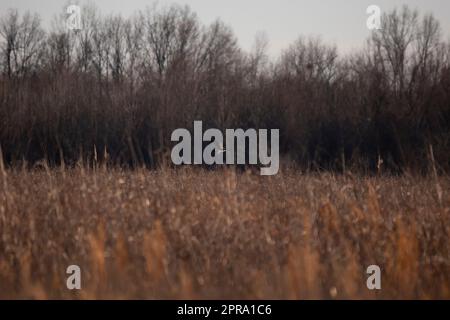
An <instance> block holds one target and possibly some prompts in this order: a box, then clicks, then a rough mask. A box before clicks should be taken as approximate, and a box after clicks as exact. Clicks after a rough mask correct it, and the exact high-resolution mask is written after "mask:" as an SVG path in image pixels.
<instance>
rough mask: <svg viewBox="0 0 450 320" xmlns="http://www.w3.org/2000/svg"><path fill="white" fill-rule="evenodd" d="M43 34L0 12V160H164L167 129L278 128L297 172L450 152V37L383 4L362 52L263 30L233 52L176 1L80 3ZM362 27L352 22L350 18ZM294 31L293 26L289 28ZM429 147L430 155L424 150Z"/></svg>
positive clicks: (406, 162) (215, 30) (388, 163)
mask: <svg viewBox="0 0 450 320" xmlns="http://www.w3.org/2000/svg"><path fill="white" fill-rule="evenodd" d="M64 21H65V17H64V16H63V15H61V17H60V18H58V19H55V21H54V23H53V26H52V28H51V30H50V31H45V30H44V29H43V27H42V26H41V22H40V19H39V17H38V16H35V15H32V14H29V13H25V14H21V13H18V12H17V11H15V10H11V11H9V12H7V13H5V14H4V15H3V16H2V17H1V21H0V50H1V51H0V54H1V57H0V58H1V59H0V67H1V75H0V145H1V148H2V153H3V158H4V159H5V162H6V163H7V164H17V163H28V164H34V163H36V162H38V161H40V160H46V161H48V163H50V164H53V165H59V164H61V163H64V164H66V165H70V164H75V163H76V162H78V161H83V162H85V163H91V164H92V163H94V162H96V161H97V162H98V163H100V162H106V160H107V162H108V163H111V164H122V165H131V166H133V165H146V166H148V167H154V166H157V165H159V164H161V163H162V162H165V161H167V159H169V157H170V148H171V147H172V145H173V143H171V141H170V135H171V133H172V131H173V130H174V129H176V128H182V127H183V128H192V124H193V121H194V120H202V121H203V124H204V126H208V127H215V128H220V129H225V128H244V129H245V128H267V129H271V128H278V129H280V151H281V154H282V158H284V159H285V160H286V161H290V162H292V163H296V164H297V165H299V166H301V167H303V168H310V169H331V170H337V171H341V170H343V169H344V170H345V168H362V169H364V170H367V171H376V170H383V169H384V170H388V171H392V172H401V171H403V170H405V169H408V170H418V171H420V172H426V171H427V170H428V168H429V167H430V163H431V160H430V159H431V158H434V160H435V161H434V163H435V164H436V166H437V167H438V168H440V169H442V170H447V169H448V168H449V159H450V152H449V151H450V44H449V43H448V42H447V43H446V42H444V41H443V39H442V38H443V37H442V35H441V29H440V25H439V22H438V21H437V20H436V19H435V18H433V16H431V15H425V16H420V15H419V14H418V13H417V12H415V11H413V10H411V9H409V8H407V7H404V8H401V9H398V10H396V11H393V12H390V13H387V14H385V15H384V16H383V19H382V29H381V30H379V31H374V32H373V34H372V36H371V38H370V39H368V40H367V44H366V45H365V47H364V49H362V50H361V51H360V52H357V53H354V54H352V55H347V56H343V57H340V56H338V52H337V49H336V48H335V47H334V46H329V45H327V44H324V43H323V42H322V41H321V40H320V39H318V38H305V37H300V38H299V39H298V40H297V41H296V42H295V43H293V44H292V45H291V46H290V47H289V48H288V49H287V50H285V51H284V52H283V53H282V55H281V56H280V57H279V58H278V59H277V60H276V61H271V60H270V59H269V58H268V57H267V54H266V46H267V43H266V41H265V39H264V37H257V39H256V41H255V45H254V49H253V50H252V51H251V52H244V51H243V50H241V49H240V48H239V47H238V44H237V41H236V37H235V36H234V34H233V32H232V31H231V29H230V28H229V27H228V26H226V25H225V24H223V23H222V22H220V21H216V22H214V23H212V24H211V25H209V26H205V25H202V24H201V23H200V22H199V21H198V19H197V17H196V15H195V13H193V12H192V11H191V10H190V9H189V8H187V7H179V6H175V5H174V6H170V7H165V8H159V7H156V6H154V7H152V8H148V9H147V10H144V11H141V12H138V13H136V14H135V15H134V16H133V17H130V18H123V17H120V16H108V17H103V16H101V15H100V14H99V13H98V11H97V10H96V9H95V8H94V7H92V6H87V7H84V8H83V10H82V30H80V31H77V32H75V31H67V30H66V28H65V24H64ZM362 27H363V26H362ZM299 32H301V30H299ZM431 150H433V152H431Z"/></svg>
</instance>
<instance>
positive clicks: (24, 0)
mask: <svg viewBox="0 0 450 320" xmlns="http://www.w3.org/2000/svg"><path fill="white" fill-rule="evenodd" d="M88 1H89V2H93V3H95V4H96V5H97V6H98V7H99V8H100V10H101V12H102V13H104V14H108V13H121V14H122V15H123V16H129V15H131V14H133V13H134V12H135V11H137V10H139V9H145V7H146V6H150V5H152V3H153V0H73V1H72V2H73V3H79V4H80V3H81V4H83V3H87V2H88ZM67 3H68V2H67V0H38V1H36V0H0V14H1V13H4V12H5V11H6V10H7V9H8V8H17V9H19V10H20V11H21V12H23V11H25V10H30V11H31V12H37V13H39V14H40V15H41V17H42V18H43V20H44V22H45V24H46V25H49V24H50V21H51V19H52V17H53V16H54V15H55V14H56V13H60V12H61V11H62V9H63V7H64V6H65V5H66V4H67ZM158 3H159V4H160V5H166V4H171V3H179V4H187V5H189V6H190V7H191V9H192V10H193V11H194V12H196V13H197V15H198V17H199V19H200V21H201V22H203V23H205V24H208V23H210V22H212V21H213V20H215V19H216V18H220V19H221V20H222V21H224V22H225V23H227V24H228V25H230V26H231V27H232V29H233V30H234V32H235V34H236V36H237V38H238V40H239V44H240V45H241V47H243V48H244V49H247V50H248V49H250V48H251V47H252V44H253V42H254V38H255V35H256V34H257V33H258V32H260V31H265V32H266V34H267V36H268V39H269V45H270V46H269V52H270V54H271V55H272V56H276V55H278V54H279V53H280V51H281V50H282V49H284V48H286V47H287V46H289V44H291V43H292V42H293V41H294V40H295V39H296V38H297V37H298V36H299V35H300V34H303V35H320V36H321V37H322V38H323V39H324V40H325V41H327V42H329V43H335V44H336V45H337V46H338V48H339V49H340V50H341V51H343V52H348V51H350V50H351V49H353V48H360V47H361V46H362V45H363V43H364V40H365V39H366V38H367V36H368V35H369V32H370V31H369V30H368V29H367V28H366V20H367V17H368V15H367V14H366V8H367V7H368V6H369V5H371V4H375V5H378V6H379V7H380V8H381V9H382V11H389V10H391V9H392V8H394V7H400V6H402V5H403V4H407V5H409V6H410V7H411V8H416V9H418V10H419V11H420V12H421V13H428V12H431V13H433V14H434V15H435V17H436V18H437V19H438V20H439V21H440V22H441V26H442V31H443V34H444V36H445V37H446V38H447V37H449V36H450V1H449V0H159V1H158Z"/></svg>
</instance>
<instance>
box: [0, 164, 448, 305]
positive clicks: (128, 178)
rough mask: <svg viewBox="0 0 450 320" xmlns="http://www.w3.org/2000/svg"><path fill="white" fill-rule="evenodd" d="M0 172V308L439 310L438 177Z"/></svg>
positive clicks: (443, 289)
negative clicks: (252, 305) (75, 270)
mask: <svg viewBox="0 0 450 320" xmlns="http://www.w3.org/2000/svg"><path fill="white" fill-rule="evenodd" d="M1 173H2V174H1V175H0V177H1V178H0V179H1V180H2V181H1V183H0V237H1V238H0V298H4V299H5V298H6V299H10V298H35V299H51V298H63V299H72V298H73V299H94V298H98V299H106V298H112V299H121V298H149V299H153V298H158V299H159V298H162V299H163V298H205V299H214V298H244V299H246V298H276V299H278V298H283V299H284V298H285V299H311V298H319V299H335V298H336V299H386V298H394V299H402V298H412V299H431V298H443V299H449V298H450V272H449V271H450V241H449V233H450V197H449V193H448V190H450V179H449V178H448V176H440V177H439V176H431V177H423V176H422V177H419V176H400V177H389V176H379V177H358V176H352V175H351V174H346V175H333V174H315V173H309V174H301V173H299V172H296V171H294V170H287V171H284V172H282V173H280V174H279V175H277V176H273V177H261V176H258V175H255V174H253V173H251V172H236V171H234V170H232V169H224V170H216V171H207V170H202V169H198V170H197V169H192V168H181V169H177V170H175V169H160V170H156V171H147V170H133V171H131V170H128V171H125V170H121V169H112V168H111V169H106V168H100V169H97V170H93V169H88V168H81V167H78V168H73V169H51V170H50V169H48V168H46V167H45V166H44V167H43V168H41V169H34V170H25V169H23V170H20V169H8V170H5V169H3V168H2V172H1ZM437 183H438V184H439V186H440V190H441V195H438V194H437V192H436V184H437ZM440 201H441V202H440ZM71 264H76V265H79V266H80V267H81V270H82V289H81V290H79V291H77V290H75V291H70V290H68V289H67V288H66V279H67V277H68V275H67V274H66V273H65V272H66V268H67V266H69V265H71ZM372 264H376V265H379V266H380V267H381V270H382V289H381V290H380V291H369V290H368V289H367V287H366V279H367V276H368V275H367V274H366V268H367V267H368V266H369V265H372Z"/></svg>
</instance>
